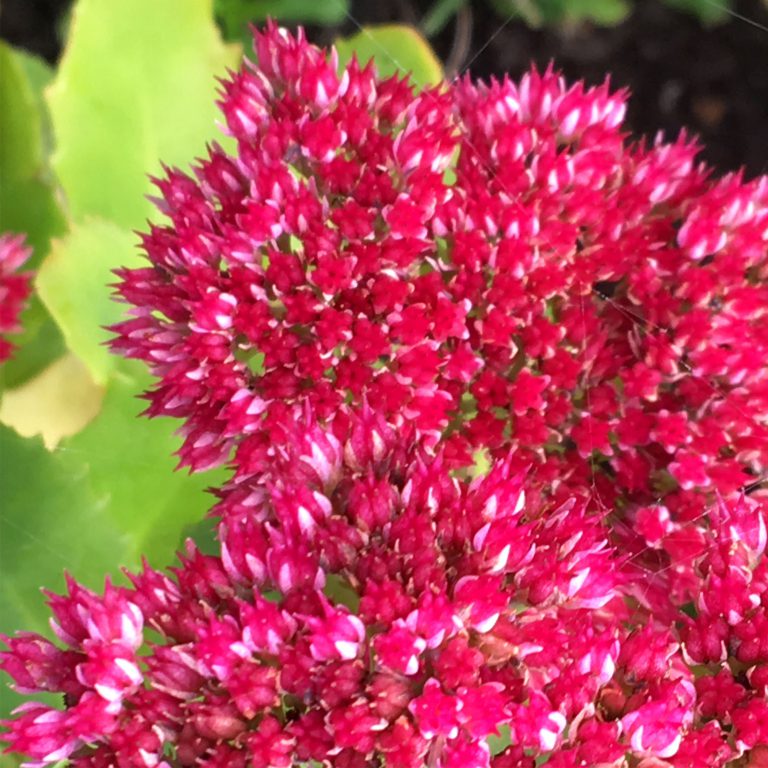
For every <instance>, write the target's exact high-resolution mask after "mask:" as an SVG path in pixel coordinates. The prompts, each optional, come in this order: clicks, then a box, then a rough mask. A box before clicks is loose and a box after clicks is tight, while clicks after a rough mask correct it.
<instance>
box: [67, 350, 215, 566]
mask: <svg viewBox="0 0 768 768" xmlns="http://www.w3.org/2000/svg"><path fill="white" fill-rule="evenodd" d="M126 368H127V372H126V371H123V370H120V371H117V372H116V373H115V374H114V375H113V377H112V380H111V382H110V384H109V387H108V388H107V392H106V394H105V396H104V401H103V404H102V408H101V412H100V413H99V415H98V416H97V417H96V418H95V419H93V421H91V422H90V423H89V424H88V426H87V427H86V428H85V429H84V430H82V431H81V432H80V433H78V434H77V435H75V436H74V437H71V438H69V439H67V440H64V441H62V443H61V446H60V448H59V452H60V453H61V458H62V461H64V462H65V463H66V462H71V463H72V467H73V471H77V468H78V467H79V466H85V467H86V470H87V473H88V478H89V481H90V484H91V487H92V489H93V492H94V494H95V496H96V498H97V499H98V500H99V502H100V503H103V504H104V505H105V508H106V509H107V510H108V511H109V515H110V517H111V518H112V519H113V520H116V521H117V522H118V523H119V525H120V527H121V528H125V529H126V530H129V531H130V533H131V537H132V541H133V542H134V544H135V546H136V552H137V553H139V552H141V553H144V554H146V555H147V556H149V557H150V559H153V560H155V561H156V562H157V563H159V564H163V565H164V564H167V563H169V562H170V558H171V555H172V552H173V548H174V546H175V545H176V544H178V543H179V542H180V540H181V534H182V531H183V529H184V528H185V527H186V526H188V525H192V524H194V523H197V522H198V521H200V520H202V518H203V517H204V516H205V515H206V513H207V511H208V509H209V508H210V507H211V506H212V504H213V498H212V497H211V496H210V495H209V494H207V493H205V492H204V491H205V489H206V488H208V487H209V486H211V485H221V484H222V483H223V480H224V473H223V470H220V471H219V472H214V473H209V472H208V473H205V474H200V475H189V474H187V473H186V472H176V471H174V470H175V467H176V464H177V460H176V459H175V458H174V455H173V454H174V452H175V451H176V450H177V449H178V447H179V445H180V443H181V440H180V438H179V437H177V436H176V435H175V434H174V431H175V430H176V428H177V426H178V425H177V423H176V422H175V421H173V420H171V419H148V418H146V417H141V418H138V415H139V414H140V413H141V411H142V410H144V404H143V401H142V400H140V399H139V397H138V394H139V393H140V392H142V391H143V390H145V389H146V388H147V386H148V384H149V375H148V374H146V373H144V370H143V367H142V366H141V365H140V364H139V363H134V364H131V365H129V366H126Z"/></svg>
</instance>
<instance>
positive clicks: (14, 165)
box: [0, 42, 65, 388]
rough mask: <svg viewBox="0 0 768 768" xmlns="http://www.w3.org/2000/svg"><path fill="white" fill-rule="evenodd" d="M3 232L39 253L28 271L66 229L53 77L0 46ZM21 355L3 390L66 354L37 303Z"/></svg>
mask: <svg viewBox="0 0 768 768" xmlns="http://www.w3.org/2000/svg"><path fill="white" fill-rule="evenodd" d="M0 73H2V76H0V137H1V138H0V232H6V231H11V232H18V233H25V234H26V235H27V242H28V243H29V245H31V246H32V248H33V249H34V253H33V256H32V258H31V259H30V262H29V266H30V267H35V266H36V265H37V264H39V263H40V261H41V260H42V259H43V258H44V256H45V255H46V253H47V252H48V248H49V245H50V239H51V237H53V236H55V235H58V234H61V233H62V232H63V231H64V229H65V224H64V216H63V214H62V213H61V210H60V209H59V206H58V203H57V200H56V191H55V188H54V185H53V181H52V178H51V174H50V170H49V168H48V149H49V142H50V136H49V131H48V127H47V123H48V118H47V113H46V110H45V107H44V104H43V100H42V93H41V90H42V88H43V86H44V85H45V83H46V82H47V79H48V78H49V76H50V70H49V69H48V68H47V65H45V63H44V62H42V61H41V60H40V59H37V58H35V57H33V56H30V55H29V54H26V53H23V52H21V51H15V50H13V49H12V48H10V47H9V46H7V45H6V44H5V43H2V42H0ZM21 326H22V329H23V330H22V333H20V334H17V335H15V336H14V338H13V341H14V343H15V344H16V345H17V347H18V348H17V350H16V352H15V354H14V356H13V358H12V359H11V360H9V361H8V362H7V363H5V364H4V365H3V366H2V367H0V388H4V387H9V386H15V385H17V384H19V383H22V382H24V381H26V380H27V379H28V378H30V377H31V376H34V375H35V374H36V373H38V372H39V371H41V370H42V369H43V368H44V367H45V366H46V365H47V364H48V363H49V362H51V360H53V359H54V358H55V357H57V356H58V355H60V354H61V353H62V351H63V343H62V339H61V335H60V334H58V333H57V332H56V330H55V328H54V327H53V325H52V323H51V321H50V318H49V317H48V314H47V312H46V311H45V309H44V308H43V306H42V305H41V304H40V302H39V301H37V300H36V299H34V298H33V299H32V301H31V302H30V305H29V307H28V308H27V309H26V310H25V311H24V312H23V313H22V316H21Z"/></svg>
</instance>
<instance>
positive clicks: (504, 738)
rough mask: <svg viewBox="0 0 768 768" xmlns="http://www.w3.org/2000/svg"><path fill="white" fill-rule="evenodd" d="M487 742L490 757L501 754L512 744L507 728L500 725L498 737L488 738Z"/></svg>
mask: <svg viewBox="0 0 768 768" xmlns="http://www.w3.org/2000/svg"><path fill="white" fill-rule="evenodd" d="M487 741H488V747H489V748H490V750H491V754H492V755H498V754H501V753H502V752H503V751H504V750H505V749H506V748H507V747H508V746H509V745H510V744H511V743H512V737H511V734H510V730H509V726H508V725H506V724H504V725H500V726H499V733H498V736H489V737H488V739H487Z"/></svg>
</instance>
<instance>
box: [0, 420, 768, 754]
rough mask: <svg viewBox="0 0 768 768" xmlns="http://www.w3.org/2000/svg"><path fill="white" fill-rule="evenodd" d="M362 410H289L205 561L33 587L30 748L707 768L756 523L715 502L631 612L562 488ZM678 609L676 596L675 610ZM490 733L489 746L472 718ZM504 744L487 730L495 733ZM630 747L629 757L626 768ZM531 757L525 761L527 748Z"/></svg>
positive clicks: (754, 690)
mask: <svg viewBox="0 0 768 768" xmlns="http://www.w3.org/2000/svg"><path fill="white" fill-rule="evenodd" d="M398 445H399V443H398V441H397V440H396V435H395V434H394V433H393V432H391V431H389V432H387V431H386V430H381V431H376V430H375V429H373V428H372V426H371V421H370V419H369V420H368V421H366V420H365V419H364V418H362V417H361V418H360V419H355V420H352V421H351V422H350V424H349V426H348V429H347V431H346V432H345V433H344V434H343V435H338V434H334V433H331V432H328V431H327V430H325V429H323V428H321V427H320V426H319V425H318V424H317V423H316V422H314V421H312V420H311V419H307V420H305V421H303V422H300V423H297V424H296V429H295V432H294V434H293V437H290V438H289V439H288V440H287V441H286V442H285V443H284V444H283V445H282V446H281V447H280V449H279V451H277V452H276V455H275V457H274V462H273V465H272V469H271V472H270V473H265V475H264V481H263V485H262V486H261V487H260V489H259V492H258V493H254V494H253V495H252V496H250V497H249V498H248V499H244V500H243V502H242V504H241V505H240V506H238V507H237V508H234V507H231V508H227V509H226V510H225V511H224V512H225V514H224V516H223V518H222V520H221V523H220V532H219V533H220V539H221V553H220V555H219V556H210V555H203V554H201V553H200V552H199V551H197V550H196V549H195V548H194V546H193V545H192V544H191V543H190V544H189V545H188V547H187V550H186V553H185V554H183V555H182V556H181V559H180V565H179V566H177V567H176V568H173V569H171V571H169V572H166V573H161V572H159V571H156V570H153V569H152V568H150V567H149V566H148V565H145V567H144V570H143V571H142V572H141V573H136V574H128V576H129V579H130V581H131V586H130V587H128V588H117V587H114V586H112V585H111V584H110V583H107V585H106V588H105V591H104V593H103V594H102V595H96V594H94V593H93V592H91V591H89V590H87V589H85V588H84V587H82V586H80V585H79V584H77V583H76V582H74V581H73V580H71V579H70V580H69V581H68V594H66V595H63V596H59V595H50V596H49V601H50V606H51V609H52V613H53V621H52V626H53V629H54V631H55V634H56V636H57V637H58V639H59V641H60V643H59V644H55V643H52V642H50V641H48V640H46V639H45V638H43V637H41V636H39V635H35V634H31V633H24V634H20V635H17V636H16V637H15V638H6V645H7V648H8V649H7V650H6V651H5V652H4V653H2V655H1V656H0V667H2V668H3V669H4V670H5V671H6V672H7V673H9V674H10V675H11V677H12V678H13V679H14V680H15V683H16V687H17V688H18V689H19V690H20V691H22V692H26V693H34V692H38V691H43V692H58V693H59V694H63V707H51V706H49V705H47V704H43V703H39V702H34V701H32V702H30V703H27V704H25V705H23V706H22V707H20V708H19V710H17V712H16V713H15V717H14V719H12V720H10V721H8V722H7V723H6V724H5V725H6V727H7V729H8V732H7V733H6V734H4V738H5V739H6V740H7V741H8V742H9V744H10V749H11V750H12V751H14V752H17V753H22V754H26V755H28V756H29V757H30V758H31V760H32V762H31V764H32V765H46V764H52V763H55V762H57V761H58V760H61V759H69V760H71V761H72V763H73V765H75V766H108V765H119V766H122V765H126V766H146V767H147V768H158V767H162V768H177V767H180V766H192V765H203V766H218V765H235V766H243V767H245V766H249V765H252V766H270V767H272V766H276V767H277V768H289V766H292V765H296V764H300V763H306V762H308V761H315V764H319V765H323V766H329V767H330V768H337V767H340V768H348V767H349V766H352V767H358V766H359V768H365V766H369V765H372V764H382V765H386V766H387V768H422V767H423V766H428V767H429V768H474V767H476V768H510V766H516V767H519V768H523V767H528V766H530V765H532V762H531V761H533V760H534V759H536V758H538V759H539V760H543V759H545V758H546V759H547V760H548V761H549V762H551V763H552V765H555V766H574V767H575V766H589V765H605V766H609V765H611V766H626V765H633V766H634V765H637V764H641V765H646V766H649V765H654V766H671V767H672V768H686V767H687V768H691V767H693V768H717V767H719V766H724V765H725V764H726V762H727V761H728V760H731V759H735V758H737V757H739V756H743V757H745V759H746V758H747V757H748V756H750V755H752V754H759V750H760V749H762V748H763V747H764V746H765V745H766V742H767V740H768V732H766V726H765V724H766V722H768V719H766V705H765V690H766V681H768V675H766V674H764V671H765V670H764V669H763V668H764V667H765V668H766V669H768V647H766V646H765V642H764V635H765V633H764V632H763V631H762V630H761V627H762V626H763V624H764V623H765V621H766V618H765V611H766V606H767V605H768V602H766V597H765V595H766V594H768V590H766V584H768V580H767V579H766V569H765V562H764V560H762V559H761V556H762V554H763V550H764V547H765V520H764V514H763V511H762V509H761V508H760V507H759V505H757V504H755V503H751V502H749V501H748V500H746V499H744V500H742V501H741V502H740V503H739V505H737V506H729V505H728V504H727V503H725V502H723V503H722V504H721V505H720V506H719V507H718V508H716V509H715V510H713V511H712V512H711V514H710V518H711V519H712V520H713V521H715V522H714V524H713V527H712V529H711V530H710V531H709V532H708V533H707V539H706V541H703V542H702V550H701V552H700V554H699V555H698V556H697V557H696V558H694V561H693V563H692V570H693V572H694V574H695V577H696V579H697V584H698V592H699V596H700V597H699V600H698V602H697V603H696V604H695V605H691V606H682V605H681V606H678V616H679V617H681V618H680V620H679V621H678V622H676V623H675V622H673V623H671V624H668V623H665V622H663V621H659V620H657V619H656V618H655V617H654V616H652V615H650V614H648V613H646V612H644V611H643V610H641V609H639V607H638V605H639V604H638V603H637V601H636V600H635V599H633V597H632V594H631V593H632V590H633V588H636V585H633V584H632V583H631V582H629V581H628V580H627V574H626V573H624V572H622V568H621V565H622V559H623V558H622V556H621V555H620V554H619V553H618V552H617V550H616V549H615V548H614V547H612V546H610V545H609V544H608V542H607V540H606V531H607V529H606V526H605V524H604V521H603V520H602V518H601V516H599V515H595V514H590V513H589V512H588V511H587V508H586V506H585V505H584V504H583V502H580V501H578V500H573V501H571V502H570V503H566V504H565V505H561V506H558V507H553V506H552V503H551V502H546V501H541V500H538V501H537V500H536V499H535V494H530V493H528V491H529V488H530V486H531V483H530V482H529V480H528V479H526V478H525V477H524V476H522V475H520V474H518V473H516V472H514V471H513V470H512V468H511V462H510V461H506V462H498V463H496V464H495V465H494V466H493V467H492V468H491V470H490V471H489V472H488V473H487V474H486V475H484V476H481V477H478V478H475V479H474V480H473V479H470V478H466V477H464V478H463V477H461V476H459V475H457V473H456V472H452V471H451V470H449V469H448V467H447V465H446V462H445V459H444V457H443V456H442V454H440V453H438V454H437V455H435V456H430V455H428V454H426V453H425V452H424V450H423V449H421V448H414V449H413V450H409V451H403V450H402V449H401V448H399V447H398ZM683 609H685V611H684V610H683ZM500 734H503V736H504V738H505V739H506V741H508V742H509V745H508V746H506V747H504V746H502V747H501V748H495V751H494V752H492V745H493V744H494V742H493V741H492V740H490V739H489V737H491V736H494V735H495V736H497V737H498V736H499V735H500ZM504 743H506V742H502V745H503V744H504ZM627 761H629V763H628V762H627ZM549 762H548V763H547V764H549Z"/></svg>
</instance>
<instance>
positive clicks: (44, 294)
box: [36, 219, 140, 384]
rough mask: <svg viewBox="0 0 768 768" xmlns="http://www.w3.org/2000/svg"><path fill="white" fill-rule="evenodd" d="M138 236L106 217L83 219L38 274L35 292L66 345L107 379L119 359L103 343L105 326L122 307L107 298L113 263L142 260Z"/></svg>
mask: <svg viewBox="0 0 768 768" xmlns="http://www.w3.org/2000/svg"><path fill="white" fill-rule="evenodd" d="M136 243H137V238H136V235H134V234H133V233H131V232H129V231H128V230H125V229H122V228H121V227H118V226H116V225H115V224H112V223H110V222H109V221H104V220H100V219H87V220H86V221H84V222H83V223H82V224H76V225H74V226H73V228H72V231H71V232H70V233H69V234H68V235H67V236H66V237H64V238H62V239H61V240H57V241H56V242H55V243H54V245H53V249H52V250H51V253H50V254H49V256H48V258H47V259H46V260H45V263H44V264H43V266H42V267H41V268H40V271H39V273H38V275H37V280H36V287H37V290H38V293H39V295H40V297H41V299H42V300H43V302H44V303H45V306H46V307H47V308H48V311H49V312H50V313H51V315H52V316H53V318H54V319H55V320H56V322H57V324H58V325H59V327H60V328H61V330H62V332H63V334H64V338H65V340H66V342H67V347H68V348H69V349H70V350H72V352H74V353H75V354H76V355H77V356H78V357H79V358H80V359H81V360H82V361H83V362H84V363H85V364H86V366H87V367H88V370H89V371H90V372H91V375H92V376H93V378H94V379H95V380H96V381H97V382H98V383H99V384H105V383H106V382H107V379H108V377H109V374H110V372H111V371H112V370H113V369H114V368H115V366H116V365H117V364H118V358H116V357H115V356H114V355H112V354H110V352H109V350H108V349H107V348H106V347H105V346H104V343H105V342H106V341H107V339H109V333H108V332H107V331H106V330H105V329H104V326H106V325H109V324H110V323H114V322H116V321H117V320H118V319H119V318H120V317H121V316H122V313H123V311H124V308H123V306H122V305H121V304H118V303H117V302H116V301H114V300H113V299H112V297H111V293H112V292H111V290H110V288H109V285H110V284H111V283H114V282H115V276H114V274H113V273H112V270H113V269H114V268H115V267H117V266H120V265H122V266H135V265H136V264H138V263H139V261H140V256H139V253H138V251H137V249H136Z"/></svg>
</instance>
